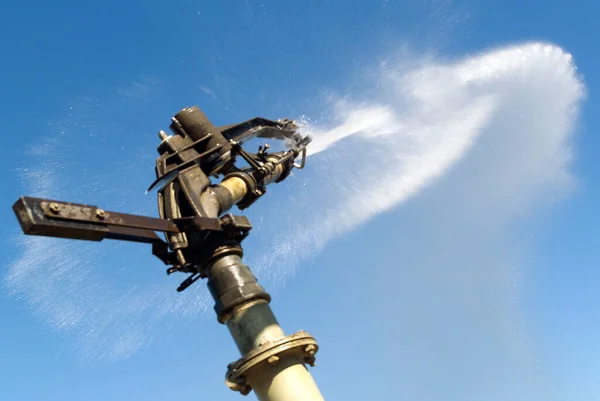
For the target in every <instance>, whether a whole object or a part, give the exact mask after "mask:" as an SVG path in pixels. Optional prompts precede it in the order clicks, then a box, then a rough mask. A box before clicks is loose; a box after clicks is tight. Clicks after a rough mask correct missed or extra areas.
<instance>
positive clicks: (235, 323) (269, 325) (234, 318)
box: [226, 300, 323, 401]
mask: <svg viewBox="0 0 600 401" xmlns="http://www.w3.org/2000/svg"><path fill="white" fill-rule="evenodd" d="M226 324H227V328H228V329H229V332H230V333H231V336H232V337H233V339H234V341H235V343H236V345H237V347H238V349H239V350H240V353H241V354H242V355H245V354H247V353H248V352H250V351H252V350H253V349H255V348H258V347H259V346H261V345H264V344H266V343H269V342H273V341H276V340H279V339H281V338H283V337H285V333H284V332H283V330H282V329H281V327H280V326H279V323H278V322H277V319H276V318H275V315H274V314H273V311H272V310H271V307H270V306H269V304H268V303H267V302H266V301H262V300H259V301H254V302H252V301H251V302H248V303H246V304H244V305H241V306H239V307H237V308H235V309H234V310H233V312H232V313H231V315H230V317H229V319H228V320H227V321H226ZM247 380H248V382H249V383H250V386H251V387H252V389H253V390H254V393H255V394H256V396H257V397H258V399H259V400H261V401H323V396H322V395H321V393H320V391H319V389H318V387H317V385H316V383H315V381H314V380H313V378H312V376H311V374H310V372H309V371H308V369H307V368H306V365H305V364H304V360H303V359H301V358H300V357H297V356H293V355H290V356H286V357H283V358H281V359H278V360H277V361H273V362H271V361H269V362H265V363H262V364H261V365H259V366H257V367H256V368H254V369H253V370H252V371H251V372H250V373H249V374H248V375H247Z"/></svg>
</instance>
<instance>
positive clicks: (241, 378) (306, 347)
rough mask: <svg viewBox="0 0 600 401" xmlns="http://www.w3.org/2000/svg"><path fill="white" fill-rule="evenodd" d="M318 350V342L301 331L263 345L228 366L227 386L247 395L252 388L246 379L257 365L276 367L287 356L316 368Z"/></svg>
mask: <svg viewBox="0 0 600 401" xmlns="http://www.w3.org/2000/svg"><path fill="white" fill-rule="evenodd" d="M318 350H319V346H318V345H317V340H315V338H314V337H313V336H311V335H310V334H308V333H307V332H305V331H303V330H300V331H298V332H297V333H294V334H291V335H289V336H286V337H283V338H281V339H279V340H277V341H273V342H270V343H266V344H263V345H261V346H260V347H258V348H256V349H253V350H252V351H250V352H248V353H247V354H246V355H244V356H243V357H241V358H240V359H238V360H237V361H235V362H233V363H230V364H229V365H228V366H227V374H226V376H225V384H226V385H227V387H229V388H230V389H231V390H233V391H239V392H240V393H241V394H242V395H247V394H248V393H250V391H251V390H252V387H251V386H250V384H249V383H248V380H247V379H246V377H247V376H248V375H249V374H251V373H250V372H251V370H252V369H254V368H255V367H256V366H257V365H259V364H261V363H264V362H267V363H269V364H271V365H275V364H277V363H278V362H279V360H280V359H281V358H283V357H285V356H292V355H298V356H301V357H302V358H303V360H304V363H306V364H308V365H310V366H315V364H316V358H315V354H316V353H317V351H318Z"/></svg>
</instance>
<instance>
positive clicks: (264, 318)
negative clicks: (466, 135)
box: [13, 106, 323, 401]
mask: <svg viewBox="0 0 600 401" xmlns="http://www.w3.org/2000/svg"><path fill="white" fill-rule="evenodd" d="M170 129H171V131H172V135H169V134H167V133H166V132H165V131H160V132H159V137H160V140H161V142H160V145H159V146H158V153H159V157H158V158H157V160H156V180H155V181H154V183H152V185H151V186H150V188H149V189H148V190H149V191H150V190H154V189H156V190H157V191H158V211H159V216H160V217H159V218H154V217H147V216H138V215H133V214H124V213H117V212H111V211H106V210H103V209H101V208H99V207H97V206H90V205H82V204H76V203H70V202H62V201H56V200H49V199H39V198H31V197H21V198H20V199H19V200H18V201H17V202H16V203H15V204H14V206H13V210H14V212H15V214H16V215H17V218H18V220H19V223H20V224H21V228H22V229H23V232H24V233H25V234H28V235H41V236H49V237H59V238H69V239H79V240H89V241H102V240H103V239H115V240H123V241H133V242H141V243H148V244H151V246H152V254H153V255H155V256H156V257H157V258H158V259H160V260H161V261H162V262H163V263H164V264H165V265H167V266H168V268H167V274H172V273H175V272H179V273H185V274H188V277H187V278H186V279H185V280H184V281H183V282H182V283H181V285H180V286H179V287H178V288H177V291H183V290H185V289H186V288H188V287H189V286H190V285H192V284H193V283H194V282H195V281H197V280H198V279H200V278H206V279H207V284H208V288H209V291H210V293H211V295H212V297H213V299H214V301H215V306H214V309H215V312H216V314H217V319H218V321H219V322H220V323H222V324H224V325H226V326H227V328H228V329H229V332H230V334H231V336H232V337H233V340H234V341H235V343H236V345H237V347H238V349H239V351H240V353H241V355H242V356H241V358H240V359H239V360H237V361H235V362H233V363H231V364H229V365H228V367H227V373H226V380H225V382H226V384H227V386H229V388H231V389H232V390H234V391H239V392H240V393H241V394H243V395H246V394H249V393H250V391H252V390H253V391H254V393H255V394H256V396H257V397H258V399H259V400H262V401H300V400H303V401H317V400H323V397H322V396H321V394H320V392H319V390H318V388H317V386H316V384H315V382H314V380H313V378H312V376H311V374H310V372H309V371H308V368H307V365H310V366H314V364H315V354H316V353H317V351H318V349H319V347H318V345H317V342H316V340H315V339H314V337H312V336H311V335H310V334H308V333H307V332H304V331H299V332H297V333H295V334H291V335H287V336H286V335H285V333H284V332H283V330H282V329H281V327H280V326H279V323H278V322H277V319H276V318H275V315H274V314H273V312H272V310H271V308H270V306H269V303H270V301H271V297H270V295H269V294H268V293H267V292H266V290H265V289H264V288H263V287H262V286H261V285H260V284H258V282H257V280H256V278H255V277H254V275H253V274H252V272H251V270H250V268H249V267H248V266H247V265H245V264H244V263H243V262H242V256H243V251H242V246H241V243H242V241H243V240H244V238H245V237H246V236H247V235H248V234H249V232H250V230H251V228H252V226H251V224H250V221H249V220H248V218H247V217H245V216H238V215H234V214H232V213H230V212H229V210H230V209H231V208H232V207H233V206H237V207H238V209H240V210H243V209H246V208H248V207H250V206H251V205H252V204H253V203H254V202H255V201H256V200H258V199H259V198H260V197H262V196H263V195H264V194H265V193H266V191H267V186H268V185H269V184H272V183H277V182H281V181H283V180H284V179H286V178H287V177H288V176H289V175H290V173H291V172H292V170H293V169H294V168H296V169H302V168H303V167H304V164H305V162H306V146H307V145H308V144H309V142H310V137H308V136H303V135H301V134H300V133H299V132H298V125H297V124H296V123H295V122H294V121H291V120H278V121H272V120H267V119H264V118H254V119H251V120H248V121H245V122H242V123H239V124H233V125H227V126H222V127H215V126H214V125H213V124H212V123H211V122H210V121H209V120H208V118H207V117H206V116H205V115H204V113H203V112H202V111H201V110H200V109H199V108H198V107H196V106H194V107H189V108H185V109H183V110H181V111H180V112H179V113H177V114H176V115H175V116H174V117H173V118H172V123H171V125H170ZM253 138H264V139H276V140H280V141H282V142H283V143H284V145H285V147H286V149H285V150H282V151H277V152H271V151H270V148H269V146H268V145H264V146H259V148H258V151H257V152H256V153H251V152H248V151H247V150H245V149H244V144H245V143H247V142H248V141H249V140H251V139H253ZM211 178H212V180H211ZM217 180H220V182H219V183H215V182H216V181H217ZM157 232H160V233H163V235H164V239H162V238H160V237H159V236H158V235H157V234H156V233H157Z"/></svg>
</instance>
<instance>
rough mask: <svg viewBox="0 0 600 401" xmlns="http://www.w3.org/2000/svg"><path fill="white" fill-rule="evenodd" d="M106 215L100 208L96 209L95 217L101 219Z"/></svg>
mask: <svg viewBox="0 0 600 401" xmlns="http://www.w3.org/2000/svg"><path fill="white" fill-rule="evenodd" d="M104 216H106V213H105V212H104V210H102V209H98V210H96V217H97V218H99V219H103V218H104Z"/></svg>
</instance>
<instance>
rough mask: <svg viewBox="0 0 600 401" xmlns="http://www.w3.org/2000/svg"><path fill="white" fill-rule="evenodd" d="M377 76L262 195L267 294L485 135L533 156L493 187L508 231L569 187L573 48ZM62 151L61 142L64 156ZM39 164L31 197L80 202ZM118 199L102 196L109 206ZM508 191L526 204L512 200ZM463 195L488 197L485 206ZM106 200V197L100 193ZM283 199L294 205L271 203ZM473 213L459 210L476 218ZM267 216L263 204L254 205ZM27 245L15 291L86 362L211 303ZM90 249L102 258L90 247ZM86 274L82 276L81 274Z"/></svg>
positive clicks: (127, 347)
mask: <svg viewBox="0 0 600 401" xmlns="http://www.w3.org/2000/svg"><path fill="white" fill-rule="evenodd" d="M375 81H376V82H373V86H379V87H380V88H382V89H381V91H380V92H379V93H375V94H371V95H370V96H369V97H368V98H362V97H361V94H360V93H356V94H355V93H351V94H346V95H345V96H343V99H341V100H339V101H335V102H333V103H330V104H327V105H325V107H331V116H332V118H331V121H328V122H327V123H326V124H323V125H316V124H310V125H309V127H308V128H309V129H310V130H311V131H312V132H313V134H314V137H315V141H314V143H313V144H312V147H311V156H310V159H309V164H308V167H307V170H306V171H303V172H301V173H298V174H295V175H294V176H293V177H291V178H290V179H289V180H288V182H286V183H284V184H281V185H282V186H281V188H278V189H277V190H276V192H277V193H278V195H277V199H272V200H268V199H265V200H261V202H262V204H263V205H265V207H267V206H271V208H270V209H269V210H270V211H271V212H272V211H273V210H275V212H272V213H270V214H269V215H266V216H265V218H264V219H263V218H259V219H257V218H253V222H254V224H255V226H257V228H256V229H255V233H254V234H253V239H252V240H253V241H254V242H255V243H258V244H259V246H258V247H256V248H253V250H252V252H251V254H250V255H249V263H250V264H251V265H252V266H253V268H254V269H255V270H256V271H257V273H258V275H259V276H260V277H261V278H262V279H267V281H268V282H267V283H266V284H265V285H266V286H267V287H270V288H271V287H272V285H273V284H274V283H277V282H280V283H281V282H283V281H284V280H285V279H287V278H289V277H290V276H291V275H293V273H294V272H295V270H296V267H297V266H298V264H300V263H301V262H302V261H303V260H305V259H306V258H307V257H310V256H312V255H314V254H316V252H318V251H319V250H321V249H322V248H323V247H324V246H325V245H326V244H327V243H328V242H329V241H330V240H331V239H332V238H334V237H336V236H340V235H343V234H344V233H346V232H348V231H349V230H352V229H354V228H355V227H358V226H360V225H361V224H363V223H365V222H366V221H368V220H369V219H371V218H372V217H374V216H376V215H378V214H380V213H382V212H385V211H388V210H390V209H391V208H393V207H395V206H397V205H398V204H400V203H402V202H404V201H406V200H407V199H409V198H410V197H411V196H413V195H415V194H417V193H419V191H421V190H423V189H424V188H426V187H428V186H431V184H432V183H434V182H436V180H437V179H439V178H440V177H442V176H443V175H444V174H445V173H447V172H448V171H451V169H452V167H453V166H455V165H456V164H457V162H459V161H460V160H462V159H463V158H464V157H465V156H466V155H469V154H473V152H475V151H477V147H478V141H479V140H480V138H482V137H486V138H491V139H492V143H496V142H497V143H499V144H500V145H499V146H503V145H502V144H505V142H503V141H502V139H503V136H505V135H508V134H510V138H511V141H516V142H514V143H512V145H511V144H509V145H507V146H506V149H505V150H508V151H510V149H511V146H513V145H514V146H525V147H526V148H527V149H532V150H533V152H532V153H531V154H528V155H526V156H524V155H523V154H522V153H519V154H520V155H521V156H520V157H523V158H524V159H523V160H519V163H517V165H518V168H519V169H520V171H519V172H518V174H498V175H497V176H496V177H495V180H496V182H495V185H496V188H495V189H494V190H493V191H489V194H490V196H489V199H488V201H489V202H490V204H493V203H494V202H504V203H503V207H501V208H497V209H493V210H494V211H495V213H498V214H499V218H498V221H499V222H502V221H503V219H504V220H505V219H510V218H511V216H512V215H513V214H514V213H516V212H518V211H520V210H522V208H523V207H524V205H525V204H526V203H528V202H531V200H532V199H534V198H535V196H534V195H538V194H539V193H540V192H539V191H540V186H541V184H542V183H551V184H552V185H553V187H556V185H559V187H560V186H561V185H563V184H564V183H565V182H569V173H568V164H567V162H568V160H569V156H570V149H569V144H568V135H569V133H570V132H571V130H572V127H573V123H574V122H575V118H576V111H577V105H578V101H579V100H580V98H581V96H582V92H583V91H582V84H581V83H580V81H579V80H578V78H577V76H576V73H575V68H574V66H573V63H572V60H571V58H570V56H569V55H568V54H566V53H564V52H563V51H562V50H561V49H559V48H557V47H555V46H552V45H545V44H536V43H534V44H526V45H522V46H514V47H510V48H505V49H499V50H493V51H490V52H487V53H484V54H481V55H477V56H474V57H470V58H468V59H465V60H461V61H459V62H445V63H441V62H436V61H435V60H433V61H432V60H428V61H427V62H423V63H421V64H418V65H417V66H411V67H410V68H407V67H406V65H405V64H403V62H402V61H399V62H396V61H389V62H388V63H386V65H385V66H383V68H382V70H381V73H380V74H379V75H378V76H377V78H376V80H375ZM505 129H510V130H511V132H510V133H508V132H506V131H505ZM57 136H58V134H57ZM494 140H496V142H494ZM57 143H58V144H54V145H53V146H55V147H59V148H60V146H61V145H60V142H57ZM65 146H66V145H65ZM79 146H83V145H81V144H80V145H79ZM59 153H60V149H59ZM40 157H41V160H40V166H41V167H42V168H36V169H33V170H30V171H29V172H28V173H27V174H26V175H25V176H24V179H25V183H26V186H27V187H28V188H29V189H30V190H31V191H32V192H33V193H31V194H32V195H40V196H50V194H51V196H53V197H59V196H60V197H64V198H65V199H68V198H69V197H70V195H71V194H72V191H70V190H69V189H68V186H67V185H68V176H67V177H65V176H63V179H62V182H57V181H54V180H53V178H52V177H53V172H54V173H57V172H58V171H59V169H60V166H58V165H56V164H52V163H51V164H48V165H44V164H45V163H47V160H46V159H44V156H43V154H42V156H40ZM51 157H52V155H51V156H48V157H47V158H48V160H50V159H51ZM507 157H509V155H507ZM365 160H366V161H368V163H364V162H365ZM483 162H486V161H485V160H484V161H483ZM487 162H489V163H493V162H494V160H493V159H491V160H488V161H487ZM83 163H85V161H81V160H80V161H78V162H77V164H78V165H80V166H82V165H83ZM128 167H129V168H133V166H131V165H130V166H119V169H120V171H121V172H124V174H128V173H127V168H128ZM136 168H137V167H136ZM492 168H493V166H492ZM105 174H106V173H105ZM126 178H127V179H128V183H130V185H129V186H128V188H125V189H122V191H123V192H122V193H119V196H120V197H121V198H123V199H124V201H128V202H129V201H131V204H133V202H134V201H135V199H139V197H141V196H143V193H139V192H135V191H132V189H131V188H132V187H135V188H145V187H146V186H147V184H148V183H147V182H139V185H131V183H133V182H138V181H139V180H140V179H139V177H138V176H136V174H133V173H131V174H129V175H128V176H126ZM485 178H486V177H480V180H479V181H477V182H476V185H479V186H480V188H481V190H482V191H488V190H489V189H490V188H489V183H488V182H487V181H486V179H485ZM86 185H87V186H86V187H85V188H83V189H80V191H86V190H87V191H91V190H92V188H94V185H93V183H90V182H89V181H88V183H87V184H86ZM115 190H116V189H114V190H111V191H112V192H111V191H109V192H104V193H99V194H98V195H104V198H106V199H110V196H111V194H112V195H114V191H115ZM468 190H470V189H469V188H466V189H465V191H468ZM499 191H500V192H499ZM501 191H508V192H511V191H514V192H515V194H516V195H515V196H514V197H512V198H511V197H503V196H502V193H501ZM273 192H275V190H274V191H273ZM271 196H274V195H271ZM267 198H268V197H267ZM465 199H467V202H468V201H469V199H479V201H481V197H480V198H477V197H474V198H473V197H466V198H465ZM506 199H510V202H506ZM454 201H456V198H455V200H454ZM97 202H98V204H100V203H101V202H103V199H102V196H101V197H100V199H98V201H97ZM511 202H512V203H511ZM275 204H285V205H286V208H285V209H284V208H279V209H277V208H274V207H272V206H273V205H275ZM475 206H476V205H470V204H468V203H466V204H464V205H462V206H461V207H463V208H464V210H466V209H471V210H473V213H475V214H476V213H479V212H478V210H479V209H478V208H477V207H475ZM260 208H261V206H259V205H257V209H256V210H257V211H258V212H260V210H261V209H260ZM461 210H462V209H461ZM128 211H130V212H142V213H153V212H154V211H153V210H151V209H143V210H141V209H140V210H128ZM254 213H257V212H254ZM480 213H484V212H480ZM481 217H482V218H485V216H481ZM275 229H277V233H278V235H277V236H276V237H274V238H276V239H275V242H273V236H271V235H269V233H270V232H271V233H272V232H274V231H273V230H275ZM19 244H20V246H21V247H22V249H23V254H22V257H21V258H20V259H19V260H16V261H14V263H12V264H11V266H10V269H9V273H8V275H7V276H6V277H5V283H6V284H7V286H8V287H9V288H10V289H11V290H12V291H14V293H15V294H17V295H18V296H20V297H22V298H24V299H25V300H27V302H29V304H30V305H31V307H32V308H33V310H34V311H35V312H36V313H37V314H38V315H39V316H41V317H42V318H43V319H45V320H46V321H48V323H49V324H50V325H52V327H54V328H55V329H57V330H59V331H66V332H69V333H73V334H74V335H75V336H76V338H77V339H78V344H79V349H80V351H81V352H82V353H83V355H84V356H86V357H92V358H97V357H108V358H119V357H125V356H128V355H131V353H133V352H135V351H136V350H137V349H139V348H140V347H142V346H144V345H146V344H147V343H148V341H150V340H151V336H150V334H149V333H151V332H152V330H151V328H152V327H153V325H155V324H156V323H157V322H160V321H162V320H163V319H173V318H174V317H186V316H189V315H197V314H198V313H202V311H203V310H206V308H207V306H208V305H209V302H208V296H207V295H206V291H204V289H202V291H199V292H193V291H188V292H187V293H184V294H176V293H175V292H174V291H173V282H166V280H164V276H162V275H161V276H160V277H158V276H157V277H156V278H155V279H153V280H152V281H151V282H145V283H144V285H140V286H134V287H132V288H122V287H120V286H117V285H116V284H115V283H116V282H117V279H116V278H115V277H114V275H113V273H112V272H111V271H110V270H111V269H107V268H106V267H105V266H102V264H101V263H99V262H94V261H91V260H90V259H91V258H86V260H82V258H81V253H79V254H78V253H76V252H81V251H80V249H82V248H79V247H80V246H81V245H80V244H77V247H78V248H77V250H75V248H74V247H75V245H73V244H71V243H68V242H65V241H60V242H57V241H56V240H51V239H44V238H30V237H27V238H22V239H20V240H19ZM92 245H94V246H95V245H96V244H92ZM261 246H262V247H264V248H261ZM83 249H84V252H88V251H89V252H90V253H91V252H98V251H94V250H93V248H92V247H91V246H90V247H86V248H83ZM263 249H264V250H266V249H268V250H269V252H266V251H263ZM86 255H87V256H89V255H90V254H89V253H87V254H86ZM261 255H264V256H261ZM449 262H450V261H449ZM74 265H76V266H77V269H72V266H74ZM198 294H200V295H198Z"/></svg>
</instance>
